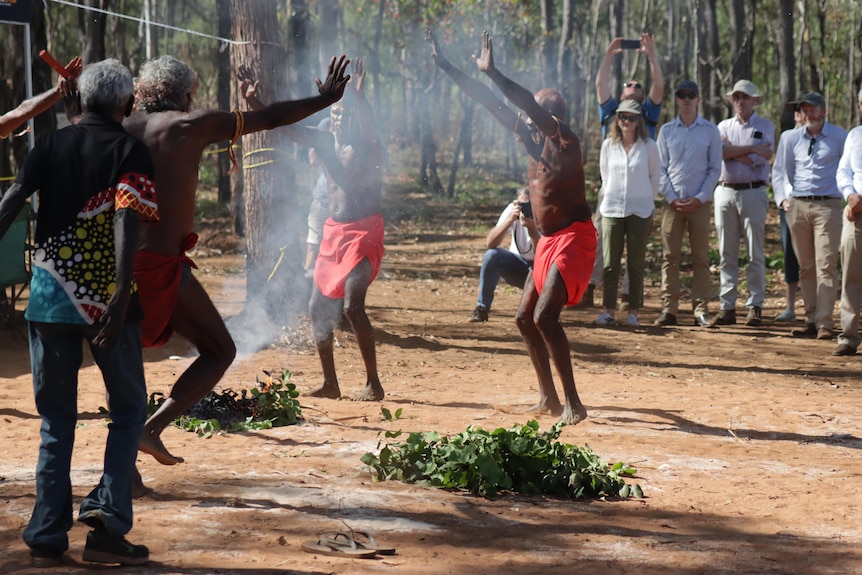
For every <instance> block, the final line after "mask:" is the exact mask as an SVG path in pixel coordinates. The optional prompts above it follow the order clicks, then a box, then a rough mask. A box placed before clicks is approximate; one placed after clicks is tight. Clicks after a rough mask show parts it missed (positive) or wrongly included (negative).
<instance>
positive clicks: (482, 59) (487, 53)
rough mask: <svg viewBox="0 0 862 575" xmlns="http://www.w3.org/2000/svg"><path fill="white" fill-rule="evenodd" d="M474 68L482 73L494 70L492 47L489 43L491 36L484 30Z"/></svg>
mask: <svg viewBox="0 0 862 575" xmlns="http://www.w3.org/2000/svg"><path fill="white" fill-rule="evenodd" d="M476 66H478V67H479V70H481V71H482V72H488V71H490V70H493V69H494V45H493V43H492V42H491V35H490V34H488V31H487V30H485V31H483V32H482V52H481V53H480V54H479V57H478V58H476Z"/></svg>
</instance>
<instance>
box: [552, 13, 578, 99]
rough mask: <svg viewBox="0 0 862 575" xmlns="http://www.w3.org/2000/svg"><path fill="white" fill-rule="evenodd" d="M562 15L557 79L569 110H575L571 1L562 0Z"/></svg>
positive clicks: (573, 17) (573, 21)
mask: <svg viewBox="0 0 862 575" xmlns="http://www.w3.org/2000/svg"><path fill="white" fill-rule="evenodd" d="M562 10H563V14H562V21H561V22H560V42H559V44H558V45H557V78H559V80H560V81H559V84H558V85H559V87H560V91H561V92H562V94H563V97H564V98H565V99H566V102H567V103H568V104H569V110H575V109H579V108H575V107H574V106H573V104H574V90H573V88H574V84H575V83H576V77H575V74H574V70H572V37H573V36H574V33H575V32H574V30H575V13H574V10H573V8H572V0H563V6H562Z"/></svg>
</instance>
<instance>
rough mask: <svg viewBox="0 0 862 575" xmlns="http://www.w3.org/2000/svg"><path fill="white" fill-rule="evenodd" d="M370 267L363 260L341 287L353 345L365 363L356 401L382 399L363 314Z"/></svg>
mask: <svg viewBox="0 0 862 575" xmlns="http://www.w3.org/2000/svg"><path fill="white" fill-rule="evenodd" d="M371 271H372V270H371V264H370V263H369V261H368V260H367V259H365V260H362V261H361V262H360V263H359V264H358V265H357V266H356V267H355V268H353V271H351V272H350V275H349V276H348V277H347V283H346V284H345V286H344V315H345V316H347V319H348V320H349V321H350V325H351V326H352V327H353V333H354V334H355V335H356V341H357V343H358V344H359V352H360V353H361V354H362V361H363V363H365V374H366V381H365V389H363V390H362V392H361V393H360V394H359V395H357V396H356V398H355V399H356V400H357V401H380V400H381V399H383V396H384V392H383V386H382V385H380V378H379V376H378V374H377V350H376V349H375V344H374V330H373V329H372V328H371V321H370V320H369V319H368V314H366V313H365V294H366V293H368V285H369V283H370V282H371Z"/></svg>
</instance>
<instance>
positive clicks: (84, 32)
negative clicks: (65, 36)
mask: <svg viewBox="0 0 862 575" xmlns="http://www.w3.org/2000/svg"><path fill="white" fill-rule="evenodd" d="M84 5H85V6H89V7H91V8H99V9H101V10H110V9H111V2H110V0H85V2H84ZM105 23H106V16H105V14H103V13H101V12H95V11H92V10H78V30H79V32H80V35H81V46H82V50H81V59H82V60H83V61H84V64H85V65H86V64H92V63H93V62H98V61H99V60H104V59H105Z"/></svg>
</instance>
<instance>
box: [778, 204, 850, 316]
mask: <svg viewBox="0 0 862 575" xmlns="http://www.w3.org/2000/svg"><path fill="white" fill-rule="evenodd" d="M841 211H842V210H841V198H830V199H827V200H806V199H802V198H792V199H791V201H790V209H788V210H787V223H788V224H789V226H790V235H791V236H792V237H793V251H794V252H796V259H798V260H799V287H800V289H802V301H803V302H804V304H805V321H806V322H807V323H813V324H815V325H816V326H817V328H818V329H822V328H823V329H832V328H833V327H834V325H835V321H834V319H833V317H832V316H833V312H834V310H835V302H836V300H837V299H838V281H839V278H838V251H839V248H840V245H841V227H842V225H841Z"/></svg>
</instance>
